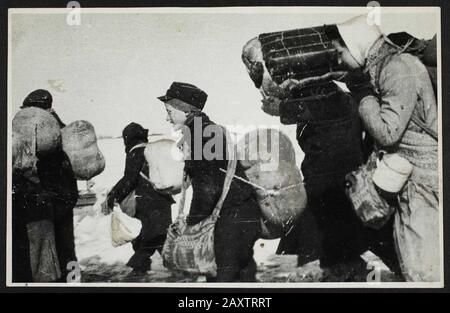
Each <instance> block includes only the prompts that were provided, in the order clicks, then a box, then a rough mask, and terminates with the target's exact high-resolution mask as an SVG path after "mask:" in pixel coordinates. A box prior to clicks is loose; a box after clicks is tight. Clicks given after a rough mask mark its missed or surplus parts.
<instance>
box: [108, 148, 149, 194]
mask: <svg viewBox="0 0 450 313" xmlns="http://www.w3.org/2000/svg"><path fill="white" fill-rule="evenodd" d="M139 150H141V149H136V150H134V151H131V152H129V153H128V154H127V158H126V161H125V171H124V175H123V177H122V178H121V179H120V180H119V181H118V182H117V184H116V185H115V186H114V187H113V189H112V190H111V192H110V193H109V197H114V199H115V200H117V201H118V202H121V201H122V200H123V199H124V198H125V197H126V196H127V195H128V194H129V193H130V192H131V191H133V189H134V188H136V185H137V183H138V180H139V177H140V174H139V172H140V171H141V170H142V168H143V166H144V162H145V156H144V154H143V153H139V152H140V151H139Z"/></svg>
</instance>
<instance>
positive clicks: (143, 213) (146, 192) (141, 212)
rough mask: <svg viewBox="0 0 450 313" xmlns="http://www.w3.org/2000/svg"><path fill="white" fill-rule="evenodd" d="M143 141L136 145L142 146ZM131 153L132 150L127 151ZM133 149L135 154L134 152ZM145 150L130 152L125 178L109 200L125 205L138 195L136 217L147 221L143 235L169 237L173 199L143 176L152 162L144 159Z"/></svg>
mask: <svg viewBox="0 0 450 313" xmlns="http://www.w3.org/2000/svg"><path fill="white" fill-rule="evenodd" d="M142 142H144V141H141V142H137V141H135V142H133V143H134V144H139V143H142ZM127 150H128V149H127ZM130 150H131V151H130ZM144 150H145V147H140V148H135V149H129V150H128V151H129V152H128V153H127V157H126V162H125V171H124V175H123V177H122V178H121V179H120V180H119V181H118V182H117V184H116V185H115V186H114V187H113V188H112V190H111V191H110V193H109V195H108V197H112V198H113V199H115V200H117V201H118V202H121V201H122V200H123V199H124V198H125V197H126V196H127V195H128V194H129V193H130V192H132V191H133V190H135V192H136V216H135V217H136V218H138V219H140V220H141V221H142V222H143V225H142V230H141V234H145V237H146V238H153V237H156V236H158V235H165V234H166V233H167V228H168V227H169V225H170V223H171V222H172V218H171V205H172V203H174V201H173V199H172V197H171V196H169V195H166V194H162V193H159V192H157V191H155V189H154V188H153V187H152V185H151V184H150V183H149V182H148V181H146V180H145V179H144V178H143V177H142V176H141V175H140V174H139V173H140V172H142V173H147V176H148V172H149V169H148V163H147V161H146V159H145V156H144Z"/></svg>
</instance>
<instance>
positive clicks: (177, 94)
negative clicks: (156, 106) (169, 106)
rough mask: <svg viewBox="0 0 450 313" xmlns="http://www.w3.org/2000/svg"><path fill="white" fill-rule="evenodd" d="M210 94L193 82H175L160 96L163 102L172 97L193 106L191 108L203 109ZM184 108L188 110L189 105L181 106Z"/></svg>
mask: <svg viewBox="0 0 450 313" xmlns="http://www.w3.org/2000/svg"><path fill="white" fill-rule="evenodd" d="M207 98H208V95H207V94H206V92H204V91H203V90H201V89H200V88H198V87H197V86H194V85H192V84H187V83H181V82H174V83H172V85H171V86H170V88H169V89H168V90H167V92H166V94H165V95H164V96H161V97H158V99H159V100H161V101H162V102H167V101H169V100H172V99H178V100H181V101H182V102H184V103H186V104H188V105H190V106H192V108H191V109H194V110H195V109H197V110H203V107H204V106H205V103H206V99H207ZM180 109H182V110H184V111H185V110H188V109H189V108H188V107H180Z"/></svg>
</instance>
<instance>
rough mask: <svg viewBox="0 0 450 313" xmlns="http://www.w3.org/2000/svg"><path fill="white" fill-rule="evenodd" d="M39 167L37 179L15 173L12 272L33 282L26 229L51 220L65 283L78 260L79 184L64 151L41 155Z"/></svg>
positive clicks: (60, 122)
mask: <svg viewBox="0 0 450 313" xmlns="http://www.w3.org/2000/svg"><path fill="white" fill-rule="evenodd" d="M51 113H52V115H53V116H54V117H55V118H56V120H57V121H58V124H59V126H60V127H61V128H62V127H64V126H65V125H64V123H63V122H62V121H61V120H60V119H59V117H58V115H57V114H56V113H55V112H53V111H52V112H51ZM36 167H37V178H35V179H33V178H31V177H30V174H29V173H27V172H15V173H13V212H14V213H13V233H14V236H13V237H14V238H13V254H14V256H13V259H15V260H16V261H15V262H13V264H14V265H13V267H14V266H15V267H16V270H14V269H13V272H15V273H16V274H17V275H16V277H17V279H20V280H23V281H32V277H31V269H30V264H29V262H30V260H29V251H28V249H29V241H28V234H27V231H26V225H27V224H28V223H31V222H35V221H41V220H50V221H52V222H53V224H54V230H55V240H56V251H57V254H58V259H59V263H60V266H61V272H62V273H63V276H62V279H63V280H64V279H65V274H66V272H67V269H66V267H67V264H68V262H71V261H76V260H77V258H76V254H75V240H74V233H73V209H74V207H75V205H76V203H77V200H78V187H77V181H76V179H75V176H74V173H73V171H72V166H71V164H70V161H69V158H68V157H67V155H66V153H65V152H64V151H63V150H62V149H61V148H60V149H57V150H56V151H54V152H52V153H51V154H47V155H38V162H37V164H36ZM14 246H15V247H14Z"/></svg>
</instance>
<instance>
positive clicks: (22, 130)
mask: <svg viewBox="0 0 450 313" xmlns="http://www.w3.org/2000/svg"><path fill="white" fill-rule="evenodd" d="M60 145H61V131H60V128H59V125H58V122H57V121H56V119H55V118H54V117H53V116H52V115H51V114H50V113H49V112H47V111H45V110H43V109H40V108H34V107H31V108H26V109H22V110H20V111H19V112H17V114H16V115H15V116H14V118H13V120H12V161H13V170H27V169H31V168H33V167H34V166H35V164H36V162H37V155H38V154H40V155H45V154H47V153H51V152H52V151H54V150H55V149H58V148H59V147H60Z"/></svg>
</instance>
